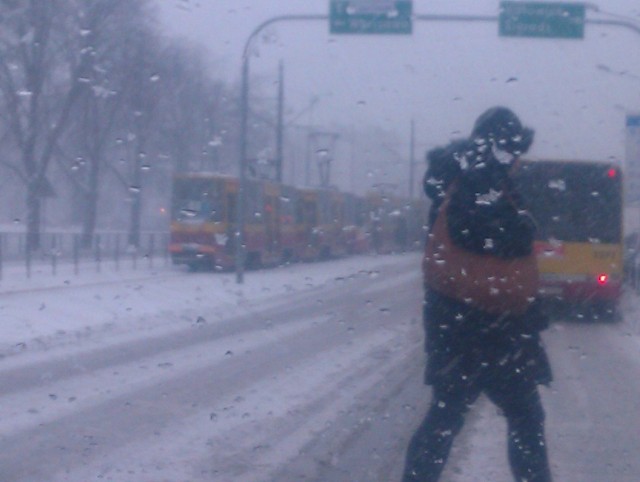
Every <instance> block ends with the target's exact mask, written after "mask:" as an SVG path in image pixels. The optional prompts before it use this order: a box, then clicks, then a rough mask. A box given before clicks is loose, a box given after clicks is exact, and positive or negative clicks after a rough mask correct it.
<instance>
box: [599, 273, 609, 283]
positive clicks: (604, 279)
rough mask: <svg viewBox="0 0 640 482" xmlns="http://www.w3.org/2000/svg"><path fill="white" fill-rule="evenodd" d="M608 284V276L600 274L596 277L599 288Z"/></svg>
mask: <svg viewBox="0 0 640 482" xmlns="http://www.w3.org/2000/svg"><path fill="white" fill-rule="evenodd" d="M608 282H609V275H608V274H606V273H602V274H599V275H598V284H599V285H600V286H604V285H606V284H607V283H608Z"/></svg>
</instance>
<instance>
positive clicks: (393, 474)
mask: <svg viewBox="0 0 640 482" xmlns="http://www.w3.org/2000/svg"><path fill="white" fill-rule="evenodd" d="M234 281H235V280H234V276H233V274H228V273H183V272H180V271H177V270H171V269H168V268H163V269H160V268H158V269H157V270H156V271H146V272H135V273H133V272H120V273H118V274H114V273H105V272H103V273H94V274H92V275H84V276H79V277H72V276H69V277H66V278H65V277H64V276H61V277H60V276H59V277H57V278H45V277H44V276H42V277H40V278H37V279H36V280H29V281H26V280H25V281H24V282H18V281H16V279H13V280H12V282H11V283H8V282H7V283H4V284H3V285H0V313H1V314H2V327H1V328H0V333H2V337H1V338H0V357H1V358H0V407H1V411H0V480H2V481H3V482H4V481H7V482H9V481H34V482H43V481H52V482H56V481H72V482H86V481H91V480H112V481H126V482H128V481H131V482H138V481H142V482H145V481H149V482H150V481H153V482H157V481H171V482H174V481H178V482H183V481H184V482H186V481H194V482H196V481H224V482H229V481H242V482H251V481H265V482H266V481H278V482H288V481H297V480H313V481H331V482H337V481H344V482H347V481H351V482H376V481H378V482H389V481H394V480H398V478H399V471H400V470H401V466H402V458H403V452H404V448H405V446H406V443H407V441H408V439H409V437H410V436H411V432H412V430H413V429H414V428H415V426H416V425H417V423H418V422H419V420H420V418H421V417H422V415H423V413H424V410H425V409H426V406H427V404H428V400H429V389H428V388H427V387H424V386H423V385H421V378H422V369H423V363H424V357H423V354H422V342H423V338H422V336H423V335H422V328H421V322H420V310H421V301H420V300H421V284H420V272H419V255H417V254H406V255H399V256H363V257H357V258H351V259H345V260H339V261H330V262H326V263H315V264H309V265H292V266H288V267H284V268H279V269H275V270H270V271H260V272H250V273H248V274H247V277H246V280H245V281H246V282H245V284H244V285H242V286H238V285H236V284H235V282H234ZM624 310H625V314H626V317H625V321H624V322H623V323H620V324H596V323H575V322H570V321H568V320H562V321H558V322H556V323H554V325H553V326H552V328H551V329H550V330H548V332H547V333H546V334H545V340H546V343H547V345H548V347H549V351H550V356H551V359H552V364H553V368H554V372H555V382H554V384H553V385H552V387H551V388H550V389H543V397H544V401H545V408H546V410H547V419H548V428H547V431H548V443H549V449H550V454H551V459H552V464H553V471H554V475H555V476H556V480H560V481H567V482H590V481H593V482H602V481H615V482H618V481H636V480H640V463H639V462H638V461H637V460H636V459H637V456H636V454H637V452H638V449H639V448H640V442H639V441H638V439H637V434H638V433H640V421H638V419H637V417H635V411H636V410H637V408H636V407H637V400H639V399H640V384H639V383H637V382H636V378H635V375H636V374H637V373H639V371H640V345H639V339H640V338H639V337H638V329H637V326H636V321H635V313H636V312H637V311H638V306H637V298H636V297H635V295H633V294H629V295H628V296H627V299H626V300H625V308H624ZM504 430H505V427H504V422H503V421H502V419H501V418H500V417H499V416H498V415H497V414H496V411H495V409H494V408H493V407H492V406H491V405H490V404H489V403H488V402H486V400H484V399H481V401H480V402H479V403H478V406H477V407H475V409H474V410H473V411H472V413H471V415H470V416H469V419H468V423H467V425H466V426H465V429H464V430H463V433H462V434H461V436H460V437H459V439H458V440H457V441H456V444H455V447H454V452H453V455H452V458H451V460H450V463H449V464H448V466H447V469H446V472H445V477H444V479H445V481H446V482H471V481H502V480H504V481H507V480H510V475H509V472H508V469H507V465H506V454H505V448H504Z"/></svg>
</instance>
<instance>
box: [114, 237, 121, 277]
mask: <svg viewBox="0 0 640 482" xmlns="http://www.w3.org/2000/svg"><path fill="white" fill-rule="evenodd" d="M113 260H114V261H115V264H116V271H120V233H116V242H115V253H114V254H113Z"/></svg>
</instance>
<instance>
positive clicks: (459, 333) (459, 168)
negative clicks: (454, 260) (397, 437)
mask: <svg viewBox="0 0 640 482" xmlns="http://www.w3.org/2000/svg"><path fill="white" fill-rule="evenodd" d="M428 159H429V167H428V170H427V174H426V176H425V183H424V187H425V192H426V194H427V195H428V196H429V197H430V198H431V200H432V203H433V204H432V212H431V213H430V219H429V221H430V225H433V221H434V220H435V217H436V215H437V210H438V209H439V207H440V204H441V202H442V199H443V198H444V195H445V193H446V192H447V190H449V189H450V188H451V186H453V191H452V193H451V199H450V203H449V210H448V211H447V217H448V222H449V230H450V233H449V234H450V236H451V239H452V241H453V242H454V243H455V244H456V245H458V246H460V247H463V248H465V249H468V250H470V251H473V252H477V253H485V254H487V253H490V254H493V255H495V256H500V257H503V258H513V257H519V256H526V255H528V254H530V253H531V251H532V249H533V239H534V235H535V224H534V222H533V220H532V219H531V218H530V216H529V215H528V214H527V212H526V209H525V206H524V205H523V203H522V200H521V198H520V196H519V194H518V193H517V191H516V189H515V187H514V185H513V183H512V181H511V179H510V178H509V168H510V165H509V164H507V163H504V162H500V161H498V159H497V158H496V156H495V155H494V152H493V151H492V150H491V149H487V146H486V145H483V144H482V143H481V142H480V143H472V142H469V141H456V142H454V143H452V144H451V145H449V146H447V148H444V149H439V150H433V151H431V152H430V153H429V155H428ZM424 324H425V331H426V343H425V348H426V351H427V355H428V366H427V372H426V378H425V381H426V383H428V384H433V383H438V382H446V380H447V378H448V377H473V376H475V375H478V370H493V371H494V372H495V375H496V376H526V377H532V378H533V379H535V380H536V381H537V382H538V383H541V384H548V383H549V382H550V381H551V368H550V366H549V362H548V359H547V356H546V353H545V351H544V348H543V347H542V345H541V343H540V331H541V330H543V329H545V328H546V327H547V326H548V320H547V317H546V316H545V314H544V313H543V311H542V309H541V308H540V305H539V303H538V302H534V303H533V304H532V305H531V308H530V309H529V310H528V312H527V313H525V315H521V316H513V315H510V316H499V315H492V314H489V313H486V312H484V311H481V310H479V309H477V308H474V307H472V306H470V305H468V304H465V303H464V302H461V301H457V300H455V299H452V298H448V297H446V296H442V295H440V294H439V293H437V292H435V291H433V290H431V289H429V288H427V291H426V293H425V305H424Z"/></svg>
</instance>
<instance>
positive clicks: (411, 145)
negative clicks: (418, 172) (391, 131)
mask: <svg viewBox="0 0 640 482" xmlns="http://www.w3.org/2000/svg"><path fill="white" fill-rule="evenodd" d="M415 147H416V122H415V120H413V119H411V137H410V141H409V200H410V201H413V187H414V184H415V182H414V178H415V166H416V158H415V157H416V156H415V153H416V149H415Z"/></svg>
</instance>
